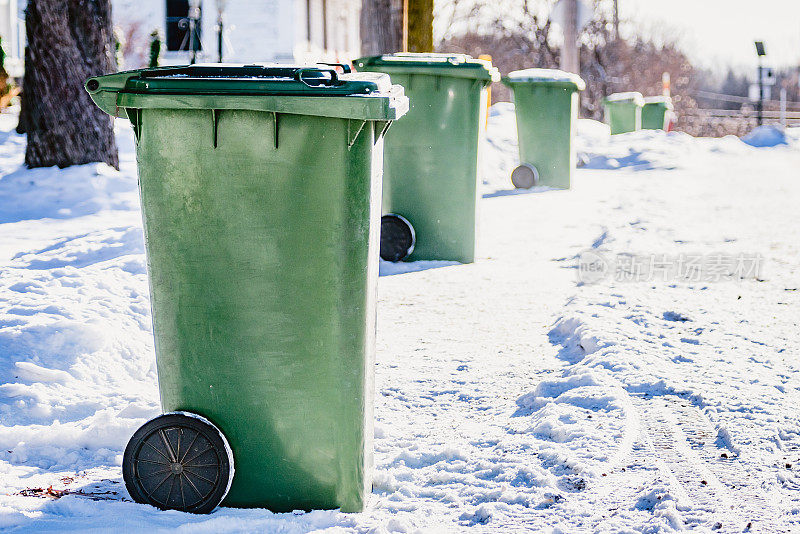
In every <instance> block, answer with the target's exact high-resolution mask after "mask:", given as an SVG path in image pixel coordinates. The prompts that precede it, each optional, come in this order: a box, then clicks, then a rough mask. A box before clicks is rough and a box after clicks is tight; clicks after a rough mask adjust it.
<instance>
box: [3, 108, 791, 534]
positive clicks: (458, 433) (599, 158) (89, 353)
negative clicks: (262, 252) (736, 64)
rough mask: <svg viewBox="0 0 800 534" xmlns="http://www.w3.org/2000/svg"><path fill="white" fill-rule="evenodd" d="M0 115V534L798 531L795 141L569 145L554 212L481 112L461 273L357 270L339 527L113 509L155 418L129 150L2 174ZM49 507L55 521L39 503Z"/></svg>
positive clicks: (18, 152) (121, 133)
mask: <svg viewBox="0 0 800 534" xmlns="http://www.w3.org/2000/svg"><path fill="white" fill-rule="evenodd" d="M14 125H15V119H14V118H13V117H12V116H10V115H2V116H0V530H9V531H12V532H18V531H19V532H22V531H26V532H34V531H35V532H68V531H81V532H87V531H88V532H91V531H96V532H101V531H112V530H113V531H131V532H136V531H148V532H159V531H167V530H170V531H172V530H174V529H179V530H181V531H187V532H188V531H191V532H222V531H225V532H254V531H262V532H309V531H317V530H327V531H329V532H351V531H353V532H378V533H380V532H488V531H493V532H521V531H542V532H564V533H567V532H569V533H572V532H673V531H681V530H687V529H695V530H698V531H709V532H748V531H749V532H782V531H783V532H789V531H793V530H794V531H800V413H799V412H798V406H800V374H799V373H798V367H800V360H798V357H797V356H798V349H797V343H798V341H800V331H799V330H798V321H799V319H800V225H798V211H797V202H798V199H800V132H797V131H790V132H789V133H788V135H787V136H786V138H785V139H783V138H782V137H781V138H777V139H776V135H775V132H772V131H766V132H760V133H758V135H756V136H754V137H753V138H752V139H751V141H752V144H755V145H763V144H766V145H775V144H776V141H784V142H783V143H781V144H778V145H777V146H772V147H764V148H756V147H753V146H749V145H747V144H745V143H744V142H742V141H741V140H739V139H736V138H723V139H694V138H691V137H689V136H687V135H683V134H669V135H667V134H664V133H663V132H639V133H634V134H626V135H621V136H615V137H614V138H611V137H610V136H609V135H608V130H607V128H606V127H605V126H603V125H601V124H598V123H594V122H591V121H581V124H580V128H579V138H578V140H577V142H578V148H579V152H580V161H581V164H582V168H581V169H580V170H579V171H578V172H577V176H576V177H575V182H574V186H573V189H572V190H571V191H555V190H547V188H538V189H535V190H532V191H525V192H518V191H513V190H511V186H510V183H509V179H508V177H509V174H510V171H511V169H512V168H513V166H514V165H515V164H516V157H517V156H516V130H515V126H514V117H513V107H512V106H510V105H508V104H498V105H496V106H494V107H493V109H492V116H491V117H490V126H489V141H488V146H487V150H486V161H485V177H484V183H483V193H484V198H483V199H482V201H481V203H480V204H481V205H480V209H481V238H482V242H481V246H482V248H481V251H480V252H481V253H480V259H479V261H477V262H476V263H475V264H472V265H459V264H448V263H433V262H427V263H419V264H405V265H401V266H395V265H391V264H382V266H381V271H382V278H381V280H380V284H379V291H380V304H379V322H378V347H377V348H378V350H377V369H376V372H377V390H376V419H377V420H376V440H375V449H376V469H375V485H374V492H373V495H372V498H371V501H370V504H369V508H368V510H367V511H365V512H364V513H362V514H342V513H339V512H336V511H316V512H311V513H297V514H272V513H270V512H268V511H265V510H233V509H218V510H217V511H216V512H214V513H213V514H211V515H209V516H194V515H189V514H182V513H178V512H160V511H157V510H155V509H153V508H151V507H147V506H140V505H137V504H134V503H132V502H129V500H128V496H127V493H126V492H125V489H124V486H123V484H122V483H121V475H120V467H119V464H120V461H121V453H122V450H123V448H124V446H125V443H126V442H127V440H128V438H129V437H130V435H131V434H132V433H133V432H134V430H135V429H136V428H137V427H138V426H139V425H140V424H142V423H143V422H144V421H145V420H146V419H148V418H150V417H152V416H154V415H156V414H157V413H159V405H158V394H157V389H156V374H155V367H154V354H153V343H152V338H151V335H152V334H151V329H150V328H151V327H150V316H149V301H148V292H147V280H146V273H145V264H144V257H143V253H144V245H143V239H142V233H141V226H140V224H141V223H140V215H139V207H138V195H137V191H136V178H135V160H134V153H133V142H132V134H131V132H130V128H129V126H128V125H127V123H125V122H124V121H119V122H118V125H117V128H118V139H119V144H120V147H121V160H122V170H121V172H117V171H115V170H113V169H111V168H109V167H108V166H106V165H102V164H92V165H84V166H81V167H73V168H70V169H66V170H63V171H58V170H55V169H38V170H26V169H24V168H22V167H21V163H22V159H23V151H24V138H23V137H21V136H18V135H16V134H14V133H13V126H14ZM56 497H60V498H56Z"/></svg>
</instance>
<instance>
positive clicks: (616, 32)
mask: <svg viewBox="0 0 800 534" xmlns="http://www.w3.org/2000/svg"><path fill="white" fill-rule="evenodd" d="M614 39H619V0H614Z"/></svg>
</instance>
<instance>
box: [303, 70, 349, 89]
mask: <svg viewBox="0 0 800 534" xmlns="http://www.w3.org/2000/svg"><path fill="white" fill-rule="evenodd" d="M312 72H313V73H315V74H316V73H321V72H327V73H328V74H330V76H331V77H330V78H314V80H316V81H319V82H320V83H316V84H313V85H312V84H310V83H308V81H306V80H307V78H303V75H304V74H307V73H312ZM294 77H295V79H296V80H297V81H298V82H300V83H302V84H303V85H306V86H308V87H319V86H320V85H338V83H339V75H338V74H337V72H336V69H314V68H310V69H297V71H296V72H295V73H294Z"/></svg>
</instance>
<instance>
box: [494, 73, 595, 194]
mask: <svg viewBox="0 0 800 534" xmlns="http://www.w3.org/2000/svg"><path fill="white" fill-rule="evenodd" d="M503 83H504V84H505V85H507V86H508V87H510V88H511V89H512V90H513V93H514V112H515V114H516V117H517V137H518V139H519V159H520V165H519V167H517V168H516V169H514V171H513V172H512V173H511V181H512V183H513V184H514V186H515V187H517V188H521V189H529V188H531V187H533V186H534V185H546V186H550V187H558V188H561V189H569V187H570V181H571V178H572V172H573V169H574V168H575V143H574V142H573V140H574V137H575V127H576V124H577V120H578V102H579V100H578V93H579V91H583V90H584V89H585V88H586V83H584V81H583V80H582V79H581V77H580V76H578V75H577V74H572V73H569V72H564V71H560V70H551V69H525V70H517V71H514V72H511V73H509V75H508V76H506V77H505V78H503Z"/></svg>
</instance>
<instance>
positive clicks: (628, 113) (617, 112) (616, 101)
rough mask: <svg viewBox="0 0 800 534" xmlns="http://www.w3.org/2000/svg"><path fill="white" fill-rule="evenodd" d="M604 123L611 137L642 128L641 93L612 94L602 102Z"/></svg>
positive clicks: (642, 104)
mask: <svg viewBox="0 0 800 534" xmlns="http://www.w3.org/2000/svg"><path fill="white" fill-rule="evenodd" d="M603 104H604V105H605V117H606V123H607V124H608V125H609V126H610V127H611V135H616V134H621V133H628V132H635V131H636V130H641V128H642V107H643V106H644V98H643V97H642V94H641V93H635V92H630V93H614V94H613V95H609V96H607V97H606V98H605V100H604V101H603Z"/></svg>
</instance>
